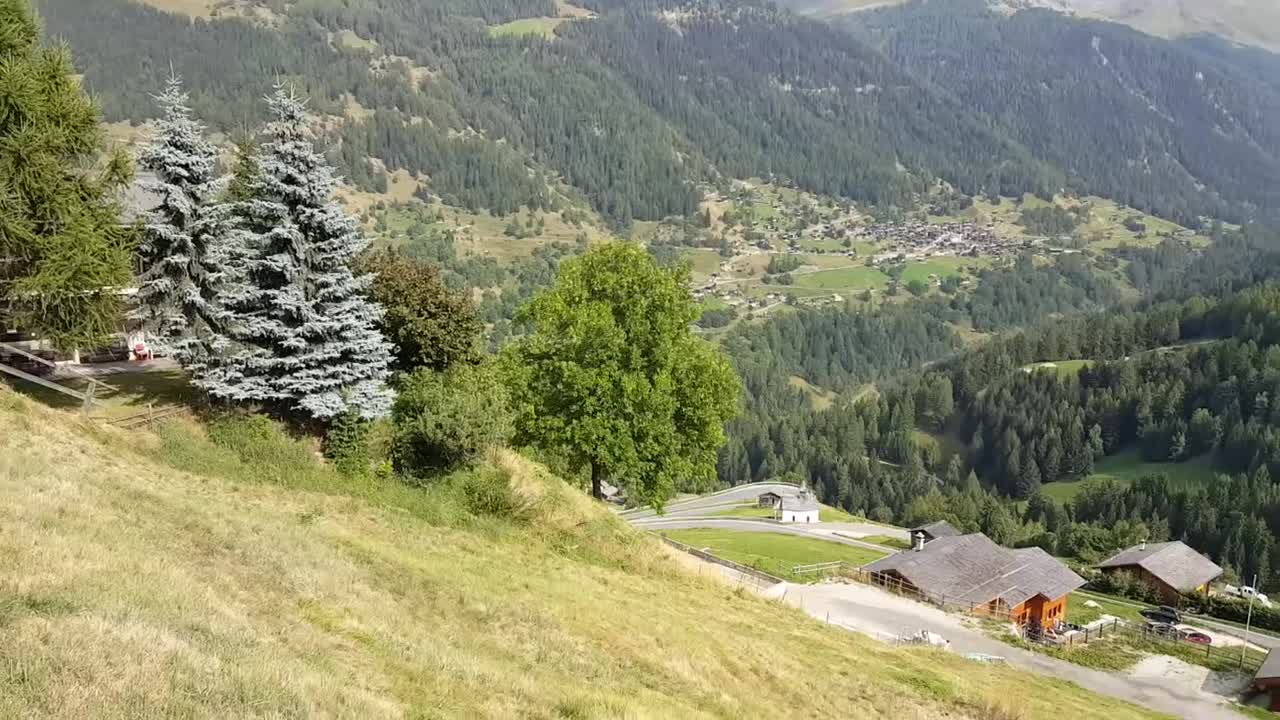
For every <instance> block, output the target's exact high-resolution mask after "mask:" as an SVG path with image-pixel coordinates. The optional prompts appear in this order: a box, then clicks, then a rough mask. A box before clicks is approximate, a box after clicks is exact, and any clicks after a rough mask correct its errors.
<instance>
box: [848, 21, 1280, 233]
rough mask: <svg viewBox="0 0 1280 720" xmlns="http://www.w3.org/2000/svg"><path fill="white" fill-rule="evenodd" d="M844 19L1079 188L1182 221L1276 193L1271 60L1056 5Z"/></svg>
mask: <svg viewBox="0 0 1280 720" xmlns="http://www.w3.org/2000/svg"><path fill="white" fill-rule="evenodd" d="M844 24H845V26H846V27H850V28H852V29H854V30H855V31H861V32H862V33H863V34H864V35H865V36H866V37H868V38H870V39H871V40H872V41H873V42H875V43H876V44H878V45H879V46H881V47H882V48H883V49H884V51H885V52H886V53H887V54H888V55H889V56H890V57H892V58H893V59H894V60H896V61H897V62H899V63H901V64H902V66H903V67H905V68H906V69H907V70H909V71H910V72H911V73H913V74H914V75H916V76H918V77H920V78H923V79H925V80H927V81H929V82H931V83H933V84H934V85H935V86H936V87H940V88H945V91H946V92H949V93H952V94H954V96H955V97H956V98H957V99H958V100H960V102H961V103H962V104H963V105H965V106H966V107H970V108H973V109H975V110H977V111H980V112H982V113H983V114H984V115H985V116H986V117H989V118H991V119H992V121H993V122H995V123H996V124H997V126H998V127H999V128H1000V129H1001V130H1002V131H1003V133H1004V134H1005V135H1007V136H1008V137H1011V138H1013V139H1015V140H1016V141H1018V142H1019V143H1020V144H1022V145H1024V146H1025V147H1027V148H1029V149H1030V150H1031V151H1032V152H1033V153H1034V154H1035V155H1036V156H1037V157H1038V158H1041V159H1043V160H1045V161H1047V162H1049V163H1051V164H1052V165H1053V166H1055V167H1058V168H1061V169H1062V170H1063V171H1064V172H1065V173H1066V174H1067V176H1068V185H1069V186H1070V187H1073V188H1075V189H1077V190H1080V191H1087V192H1091V193H1095V194H1098V195H1104V196H1107V197H1112V198H1115V199H1116V200H1118V201H1120V202H1124V203H1128V204H1132V205H1135V206H1137V207H1142V208H1144V209H1147V210H1150V211H1151V212H1153V213H1155V214H1157V215H1162V216H1166V217H1170V218H1174V219H1178V220H1180V221H1184V222H1187V221H1190V220H1191V219H1193V218H1194V217H1195V216H1196V215H1212V216H1219V217H1233V218H1240V217H1242V216H1248V215H1249V214H1251V213H1252V212H1253V211H1254V210H1256V209H1258V208H1273V207H1276V206H1277V203H1278V202H1280V189H1278V187H1280V186H1277V185H1276V183H1275V181H1274V178H1276V177H1277V173H1280V123H1278V122H1277V121H1276V118H1277V117H1278V116H1280V91H1278V90H1277V85H1276V79H1275V77H1276V76H1275V74H1274V73H1273V72H1268V70H1269V69H1270V63H1269V62H1268V60H1270V61H1274V56H1267V55H1266V54H1265V53H1261V52H1253V51H1245V50H1233V49H1229V48H1228V47H1227V46H1225V45H1224V44H1221V43H1218V44H1216V45H1213V44H1211V43H1209V42H1205V41H1197V42H1191V43H1182V42H1169V41H1167V40H1162V39H1159V38H1154V37H1151V36H1148V35H1144V34H1142V33H1139V32H1137V31H1134V30H1131V29H1129V28H1126V27H1123V26H1121V25H1116V24H1113V23H1106V22H1100V21H1092V20H1081V19H1076V18H1071V17H1068V16H1065V15H1062V14H1059V13H1055V12H1051V11H1047V10H1027V11H1022V12H1018V13H1014V14H1012V15H1003V14H1000V13H997V12H994V11H992V10H990V9H989V8H988V6H987V4H986V3H985V2H983V1H982V0H961V1H959V2H948V3H912V4H909V5H905V6H902V7H899V8H893V9H889V10H884V11H877V12H867V13H859V14H856V15H852V16H849V17H848V18H847V19H846V20H845V21H844ZM1211 45H1212V49H1211V50H1207V51H1201V50H1200V48H1201V47H1209V46H1211ZM1261 58H1267V60H1263V59H1261Z"/></svg>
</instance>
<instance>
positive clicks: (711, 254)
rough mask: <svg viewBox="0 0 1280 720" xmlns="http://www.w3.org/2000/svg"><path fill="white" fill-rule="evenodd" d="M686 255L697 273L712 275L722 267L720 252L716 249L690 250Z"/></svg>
mask: <svg viewBox="0 0 1280 720" xmlns="http://www.w3.org/2000/svg"><path fill="white" fill-rule="evenodd" d="M685 257H687V258H688V259H689V264H690V265H692V266H693V271H694V272H695V273H699V274H702V275H710V274H711V273H713V272H716V271H718V270H719V269H720V260H721V258H720V253H718V252H716V251H715V250H701V249H700V250H690V251H689V252H688V253H687V254H686V255H685Z"/></svg>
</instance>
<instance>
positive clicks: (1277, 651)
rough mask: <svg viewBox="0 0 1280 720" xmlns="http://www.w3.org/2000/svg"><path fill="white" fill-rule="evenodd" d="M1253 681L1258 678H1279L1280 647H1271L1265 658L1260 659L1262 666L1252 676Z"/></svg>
mask: <svg viewBox="0 0 1280 720" xmlns="http://www.w3.org/2000/svg"><path fill="white" fill-rule="evenodd" d="M1253 679H1254V681H1255V682H1256V681H1258V680H1280V648H1271V651H1270V652H1268V653H1267V658H1266V659H1265V660H1263V661H1262V667H1260V668H1258V672H1257V674H1255V675H1254V676H1253Z"/></svg>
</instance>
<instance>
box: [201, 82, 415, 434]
mask: <svg viewBox="0 0 1280 720" xmlns="http://www.w3.org/2000/svg"><path fill="white" fill-rule="evenodd" d="M269 104H270V109H271V113H272V115H273V116H274V117H275V120H274V121H272V122H271V123H270V124H269V125H268V126H267V132H266V143H265V144H264V145H263V146H262V149H261V155H260V157H259V158H258V161H259V163H260V172H259V173H258V174H257V176H256V177H255V179H254V181H253V182H252V183H251V189H252V194H253V198H252V199H251V200H249V201H247V202H244V203H241V205H240V211H241V213H242V215H243V218H244V223H245V231H246V232H247V233H248V234H247V235H246V236H245V237H244V239H243V241H242V243H241V244H240V245H239V247H242V248H244V249H245V251H246V254H245V255H244V256H243V258H233V259H232V260H231V261H229V265H230V266H231V267H232V272H233V273H234V274H236V275H239V276H240V277H239V278H238V280H237V282H234V283H231V284H230V285H229V287H228V288H227V289H225V290H224V292H223V295H222V297H223V301H224V305H225V306H226V307H227V308H228V310H229V311H230V312H231V316H232V323H233V325H234V327H235V336H236V340H237V341H238V343H239V348H238V349H237V352H236V355H235V358H234V362H233V363H232V364H231V365H230V366H229V368H228V369H227V371H226V372H224V373H222V375H221V376H220V377H219V378H218V382H217V383H216V384H215V385H213V386H211V387H209V390H210V392H211V393H212V394H214V395H217V396H220V397H226V398H230V399H236V400H250V401H258V402H268V403H276V404H279V405H281V406H283V408H284V409H286V410H289V411H301V412H302V413H305V414H306V415H309V416H311V417H312V418H315V419H319V420H328V419H331V418H334V417H337V416H338V415H341V414H343V413H345V412H348V411H352V412H355V413H357V414H359V415H360V416H362V417H365V418H374V417H380V416H383V415H385V414H387V412H388V411H389V410H390V406H391V400H392V398H391V392H390V390H389V389H388V388H387V387H386V379H387V376H388V374H389V370H388V362H389V360H390V345H389V343H387V341H386V340H385V339H384V338H383V337H382V335H381V334H380V333H379V332H378V330H377V327H376V323H377V322H378V320H379V319H380V318H381V317H382V308H381V307H380V306H379V305H377V304H376V303H374V302H372V301H370V300H368V299H367V297H366V294H367V290H368V287H369V285H370V283H371V282H372V279H373V278H372V276H369V275H364V276H357V275H356V274H355V273H354V272H353V271H352V269H351V262H352V260H353V259H354V258H355V256H356V255H357V254H358V253H359V252H360V251H361V250H363V249H364V248H365V246H366V244H367V241H366V240H365V239H364V238H363V237H361V235H360V233H359V230H358V226H357V224H356V222H355V220H354V219H352V218H351V217H350V216H348V215H347V214H346V213H345V212H344V211H343V210H342V209H341V207H339V206H338V204H337V203H336V202H335V201H334V200H333V191H334V189H335V187H336V186H337V181H336V180H335V178H334V175H333V169H332V168H331V167H329V166H328V165H327V164H326V163H325V161H324V158H323V157H322V156H321V155H320V154H319V153H317V152H316V150H315V147H314V146H313V144H312V136H311V131H310V129H309V126H308V122H307V117H306V107H305V105H304V103H303V102H302V101H301V100H300V99H298V98H297V97H296V96H294V95H293V93H292V92H291V91H290V90H288V89H286V88H285V87H284V86H278V87H277V88H276V92H275V94H274V95H273V96H272V97H271V98H270V99H269ZM241 261H243V268H242V270H239V269H238V268H237V265H239V264H240V263H241Z"/></svg>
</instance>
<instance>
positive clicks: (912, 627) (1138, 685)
mask: <svg viewBox="0 0 1280 720" xmlns="http://www.w3.org/2000/svg"><path fill="white" fill-rule="evenodd" d="M781 595H782V598H783V600H784V601H785V602H788V603H790V604H792V605H795V606H797V607H800V608H801V609H803V610H804V611H805V612H807V613H808V614H809V615H811V616H813V617H815V618H817V619H819V620H822V621H824V622H828V623H830V624H833V625H839V626H841V627H844V628H846V629H848V630H854V631H857V632H861V633H863V634H866V635H870V636H872V637H874V638H877V639H880V640H891V639H893V638H894V637H897V636H899V635H902V634H906V633H912V632H916V631H918V630H921V629H927V630H931V631H933V632H936V633H938V634H939V635H942V636H943V637H944V638H946V639H947V640H950V641H951V649H952V650H953V651H955V652H957V653H984V654H987V655H999V656H1001V657H1004V658H1005V659H1006V660H1008V662H1009V664H1010V665H1011V666H1013V667H1016V668H1019V669H1022V670H1027V671H1030V672H1035V673H1040V674H1042V675H1049V676H1052V677H1056V678H1061V679H1063V680H1068V681H1071V682H1074V683H1076V684H1077V685H1079V686H1081V687H1083V688H1085V689H1087V690H1092V691H1093V692H1097V693H1101V694H1104V695H1109V696H1111V697H1115V698H1120V699H1122V700H1127V701H1129V702H1132V703H1135V704H1137V705H1141V706H1143V707H1146V708H1150V709H1152V710H1155V711H1157V712H1162V713H1167V714H1169V715H1173V716H1176V717H1182V718H1188V719H1190V720H1219V719H1221V720H1239V718H1240V717H1241V716H1240V715H1238V714H1237V713H1236V712H1235V711H1234V710H1232V709H1231V708H1230V706H1229V705H1227V704H1226V700H1225V699H1223V698H1222V697H1221V696H1218V695H1215V694H1213V693H1211V692H1209V691H1208V690H1206V689H1205V688H1206V687H1209V686H1210V683H1208V682H1206V683H1204V685H1203V686H1196V685H1194V684H1188V683H1186V682H1179V681H1178V680H1176V679H1168V678H1162V677H1135V676H1124V675H1117V674H1111V673H1106V672H1102V671H1099V670H1091V669H1089V668H1085V667H1081V666H1079V665H1075V664H1072V663H1069V662H1066V661H1063V660H1057V659H1055V658H1051V657H1048V656H1046V655H1041V654H1039V653H1035V652H1031V651H1028V650H1022V649H1020V648H1016V647H1013V646H1011V645H1006V644H1005V643H1002V642H1000V641H999V640H996V639H994V638H990V637H987V636H986V635H984V634H983V633H981V632H980V631H977V630H974V629H971V628H969V627H967V626H966V625H965V623H964V621H963V619H962V618H961V617H960V616H957V615H951V614H947V613H944V612H942V611H941V610H938V609H937V608H934V607H932V606H929V605H925V604H923V603H918V602H914V601H912V600H908V599H906V598H902V597H899V596H897V595H893V594H891V593H888V592H885V591H884V590H881V589H879V588H875V587H871V586H867V585H859V584H842V583H823V584H819V585H795V584H790V583H787V584H786V587H785V589H784V590H783V591H782V593H781Z"/></svg>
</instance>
